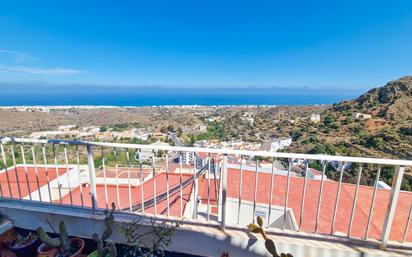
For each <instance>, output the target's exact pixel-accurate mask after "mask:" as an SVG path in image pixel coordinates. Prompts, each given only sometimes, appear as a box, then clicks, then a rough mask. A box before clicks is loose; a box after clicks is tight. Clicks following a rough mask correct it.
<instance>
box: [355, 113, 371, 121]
mask: <svg viewBox="0 0 412 257" xmlns="http://www.w3.org/2000/svg"><path fill="white" fill-rule="evenodd" d="M352 116H353V118H355V119H363V120H368V119H371V118H372V115H370V114H366V113H360V112H355V113H353V114H352Z"/></svg>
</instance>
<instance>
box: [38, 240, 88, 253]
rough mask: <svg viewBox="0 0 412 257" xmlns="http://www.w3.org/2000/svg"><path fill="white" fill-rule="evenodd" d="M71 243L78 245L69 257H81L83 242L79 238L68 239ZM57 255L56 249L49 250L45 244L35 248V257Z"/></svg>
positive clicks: (57, 250)
mask: <svg viewBox="0 0 412 257" xmlns="http://www.w3.org/2000/svg"><path fill="white" fill-rule="evenodd" d="M70 241H71V243H72V244H73V243H75V244H77V245H78V247H79V249H78V250H77V251H76V252H75V253H73V254H72V255H71V256H70V257H81V256H82V251H83V249H84V245H85V243H84V240H83V239H81V238H70ZM58 255H59V249H58V248H51V247H49V246H47V245H46V244H44V243H43V244H41V245H40V246H39V248H37V257H56V256H58Z"/></svg>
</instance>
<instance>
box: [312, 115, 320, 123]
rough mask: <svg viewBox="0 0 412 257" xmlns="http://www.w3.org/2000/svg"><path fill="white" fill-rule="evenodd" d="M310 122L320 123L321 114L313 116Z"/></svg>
mask: <svg viewBox="0 0 412 257" xmlns="http://www.w3.org/2000/svg"><path fill="white" fill-rule="evenodd" d="M310 121H311V122H313V123H319V122H320V114H314V113H313V114H312V115H311V116H310Z"/></svg>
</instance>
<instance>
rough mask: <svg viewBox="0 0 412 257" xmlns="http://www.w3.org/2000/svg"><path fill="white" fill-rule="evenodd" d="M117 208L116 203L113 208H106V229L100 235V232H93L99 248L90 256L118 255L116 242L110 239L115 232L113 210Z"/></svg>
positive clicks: (107, 256) (112, 256)
mask: <svg viewBox="0 0 412 257" xmlns="http://www.w3.org/2000/svg"><path fill="white" fill-rule="evenodd" d="M115 210H116V205H115V204H114V203H112V209H111V210H110V211H109V210H105V211H104V214H105V215H106V217H105V219H104V225H105V227H106V228H105V230H104V232H103V234H102V235H101V236H100V237H99V235H98V234H96V233H95V234H93V240H94V241H95V242H96V243H97V250H95V251H94V252H92V253H91V254H89V255H88V257H116V256H117V250H116V246H115V243H114V242H113V241H109V240H107V239H109V237H110V236H111V235H112V233H113V229H114V216H113V212H114V211H115Z"/></svg>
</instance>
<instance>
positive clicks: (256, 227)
mask: <svg viewBox="0 0 412 257" xmlns="http://www.w3.org/2000/svg"><path fill="white" fill-rule="evenodd" d="M256 220H257V223H258V224H255V223H250V224H249V225H248V229H249V231H250V232H252V233H260V234H261V235H262V237H263V239H264V240H265V247H266V250H268V252H269V253H270V254H272V256H273V257H293V255H292V254H290V253H281V254H280V255H279V254H278V252H277V251H276V246H275V242H273V240H272V239H270V238H269V237H268V235H267V234H266V232H265V230H264V229H263V219H262V218H261V217H259V216H258V217H257V218H256Z"/></svg>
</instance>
